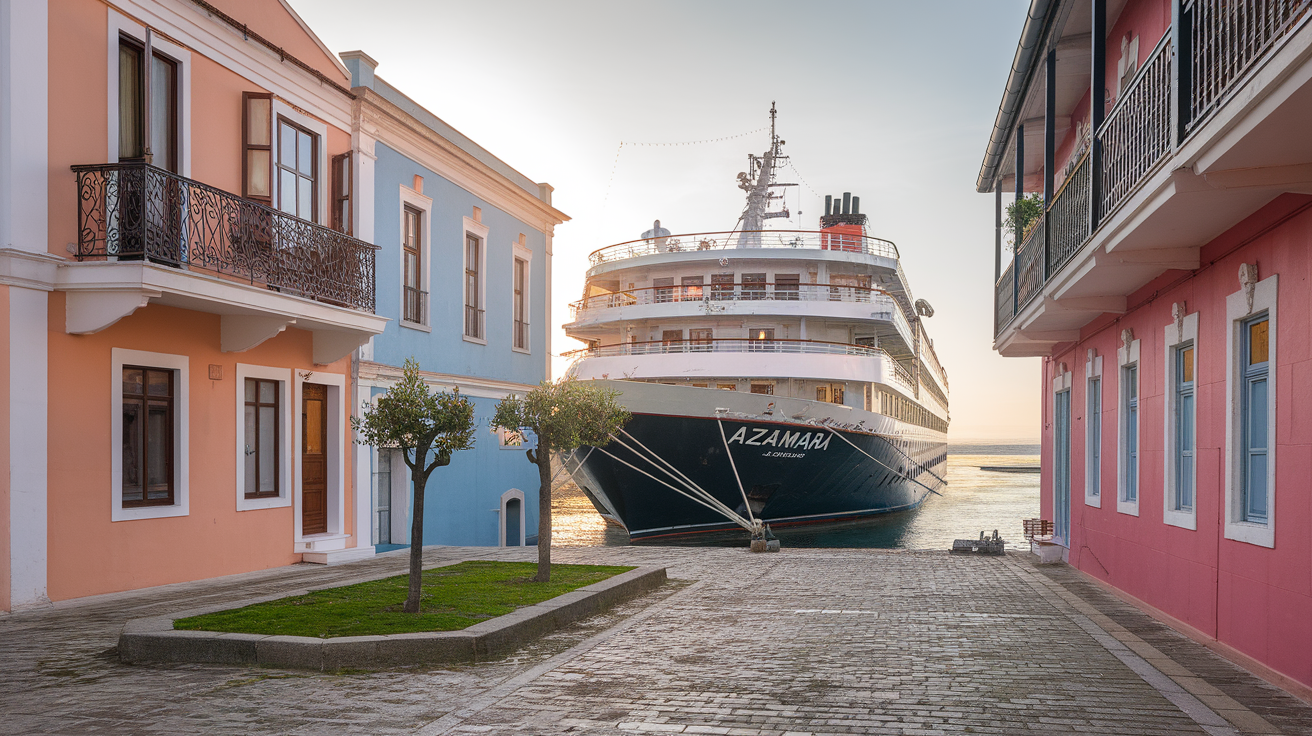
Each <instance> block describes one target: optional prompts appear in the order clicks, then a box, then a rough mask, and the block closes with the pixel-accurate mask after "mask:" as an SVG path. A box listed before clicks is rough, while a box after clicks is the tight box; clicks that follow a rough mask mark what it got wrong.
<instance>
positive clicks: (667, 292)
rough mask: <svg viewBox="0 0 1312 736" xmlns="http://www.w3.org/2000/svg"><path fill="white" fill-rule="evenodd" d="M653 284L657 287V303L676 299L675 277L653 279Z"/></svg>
mask: <svg viewBox="0 0 1312 736" xmlns="http://www.w3.org/2000/svg"><path fill="white" fill-rule="evenodd" d="M651 285H652V286H653V287H654V288H655V289H656V292H655V296H656V303H657V304H666V303H668V302H672V301H674V288H673V287H674V277H673V276H670V277H666V278H660V279H652V280H651Z"/></svg>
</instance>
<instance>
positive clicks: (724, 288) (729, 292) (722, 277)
mask: <svg viewBox="0 0 1312 736" xmlns="http://www.w3.org/2000/svg"><path fill="white" fill-rule="evenodd" d="M711 298H712V299H715V300H716V301H727V300H729V299H733V274H731V273H713V274H711Z"/></svg>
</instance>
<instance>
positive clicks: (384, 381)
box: [360, 360, 537, 399]
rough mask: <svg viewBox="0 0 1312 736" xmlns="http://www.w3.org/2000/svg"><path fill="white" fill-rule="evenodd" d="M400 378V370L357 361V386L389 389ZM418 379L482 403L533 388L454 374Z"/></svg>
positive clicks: (430, 373) (425, 374)
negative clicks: (458, 389) (457, 389)
mask: <svg viewBox="0 0 1312 736" xmlns="http://www.w3.org/2000/svg"><path fill="white" fill-rule="evenodd" d="M402 375H403V371H402V369H401V368H399V367H397V366H394V365H387V364H386V363H375V362H373V361H369V360H362V361H360V384H361V385H363V386H374V387H377V388H384V387H391V386H393V385H395V384H396V383H397V382H398V381H400V380H401V377H402ZM419 376H420V377H421V378H423V379H424V382H425V383H427V384H429V385H432V386H437V387H440V388H455V387H459V388H460V392H461V393H464V394H468V395H470V396H474V397H478V398H485V399H500V398H503V397H505V396H506V395H507V394H512V393H527V392H529V391H532V390H533V389H534V388H537V387H536V386H533V385H530V384H527V383H516V382H514V381H498V380H497V379H495V378H481V377H476V376H459V375H456V374H454V373H436V372H433V371H419Z"/></svg>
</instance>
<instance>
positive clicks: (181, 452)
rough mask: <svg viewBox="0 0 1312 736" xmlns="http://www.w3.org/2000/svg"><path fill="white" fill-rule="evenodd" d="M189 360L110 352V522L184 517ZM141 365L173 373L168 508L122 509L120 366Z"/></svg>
mask: <svg viewBox="0 0 1312 736" xmlns="http://www.w3.org/2000/svg"><path fill="white" fill-rule="evenodd" d="M190 360H191V359H190V358H189V357H187V356H186V355H172V354H169V353H151V352H146V351H144V350H127V349H125V348H113V349H111V350H110V365H111V371H110V391H109V401H110V414H109V415H110V423H109V437H110V440H109V442H110V446H111V448H112V449H111V451H110V463H109V466H110V467H109V475H110V478H109V493H110V514H109V520H110V521H133V520H136V519H166V518H170V517H175V516H187V515H188V513H189V509H190V506H189V497H188V493H187V490H188V489H187V479H188V478H189V477H190V472H189V470H188V456H189V455H190V452H189V450H190V443H189V439H188V432H187V429H188V426H189V425H190V414H189V412H188V401H187V399H188V396H189V394H190V393H191V390H190V388H191V386H190V383H189V381H190V375H191V372H190V369H189V365H190ZM125 365H140V366H145V367H148V368H162V369H164V370H171V371H173V387H174V395H173V442H174V444H173V448H174V449H173V504H172V505H171V506H128V507H126V508H125V507H124V506H123V451H122V447H121V446H120V444H121V443H122V442H123V366H125Z"/></svg>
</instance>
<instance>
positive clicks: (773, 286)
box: [569, 282, 907, 322]
mask: <svg viewBox="0 0 1312 736" xmlns="http://www.w3.org/2000/svg"><path fill="white" fill-rule="evenodd" d="M735 301H784V302H844V303H854V304H874V305H876V306H878V307H880V308H881V309H882V310H884V311H889V312H893V311H896V312H898V313H899V316H900V317H901V318H902V320H903V321H904V322H905V321H906V320H907V316H906V314H902V312H903V309H902V307H901V305H900V304H899V303H898V302H897V301H896V300H894V299H893V297H892V295H890V294H889V293H888V292H886V291H884V290H883V289H874V288H870V287H865V286H848V285H845V284H799V283H796V282H790V283H768V282H756V283H751V282H749V283H739V284H731V283H718V284H705V285H703V284H697V285H687V284H685V285H681V286H648V287H643V288H640V289H626V290H624V291H617V292H612V293H608V294H597V295H594V296H590V297H587V298H586V299H580V300H578V301H576V302H574V303H572V304H570V305H569V308H570V313H571V315H572V316H573V318H574V319H579V318H581V317H586V316H588V314H589V313H591V312H595V311H598V310H603V309H615V308H616V307H632V306H643V305H647V304H672V303H676V302H735ZM891 318H892V317H891V315H890V319H891Z"/></svg>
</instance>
